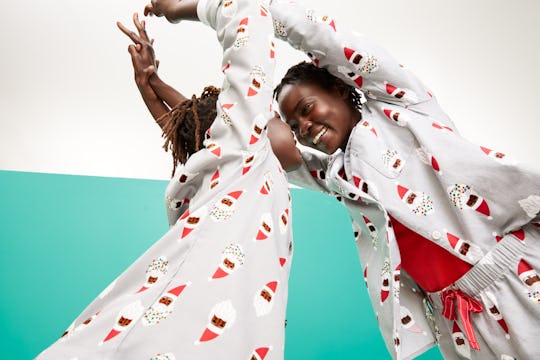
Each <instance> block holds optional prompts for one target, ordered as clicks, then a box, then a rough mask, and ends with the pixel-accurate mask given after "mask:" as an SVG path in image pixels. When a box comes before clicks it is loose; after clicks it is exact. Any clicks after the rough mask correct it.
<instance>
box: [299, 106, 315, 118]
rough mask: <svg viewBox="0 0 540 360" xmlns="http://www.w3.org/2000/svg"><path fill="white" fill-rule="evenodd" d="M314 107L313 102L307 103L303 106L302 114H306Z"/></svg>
mask: <svg viewBox="0 0 540 360" xmlns="http://www.w3.org/2000/svg"><path fill="white" fill-rule="evenodd" d="M312 108H313V103H306V104H305V105H304V106H303V107H302V112H301V114H302V116H305V115H307V114H309V112H310V111H311V109H312Z"/></svg>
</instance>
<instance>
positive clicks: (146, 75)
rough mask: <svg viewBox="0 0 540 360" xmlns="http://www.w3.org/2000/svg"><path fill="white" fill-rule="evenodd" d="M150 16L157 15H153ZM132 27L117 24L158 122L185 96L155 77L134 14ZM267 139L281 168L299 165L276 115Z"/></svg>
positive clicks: (287, 129)
mask: <svg viewBox="0 0 540 360" xmlns="http://www.w3.org/2000/svg"><path fill="white" fill-rule="evenodd" d="M147 7H152V5H147ZM152 14H154V15H156V14H155V13H154V12H152ZM133 24H134V25H135V28H136V29H137V32H134V31H131V30H130V29H128V28H127V27H125V26H124V25H123V24H122V23H120V22H117V26H118V28H119V29H120V31H122V32H123V33H124V34H125V35H126V36H127V37H129V38H130V39H131V41H133V44H131V45H129V46H128V52H129V54H130V55H131V62H132V65H133V71H134V77H135V83H136V84H137V88H138V89H139V92H140V94H141V96H142V98H143V100H144V102H145V104H146V106H147V108H148V110H149V111H150V113H151V114H152V116H153V117H154V119H156V120H157V119H159V118H160V117H162V116H163V115H164V114H166V113H167V112H168V111H169V110H170V109H171V108H172V107H174V106H176V105H177V104H179V103H180V102H182V101H184V100H185V99H186V97H185V96H184V95H182V94H181V93H180V92H178V91H177V90H175V89H174V88H172V87H171V86H169V85H168V84H167V83H165V82H164V81H163V80H161V78H160V77H159V76H158V74H157V69H158V67H159V60H156V59H155V53H154V49H153V47H152V44H153V43H154V39H150V37H149V36H148V33H147V31H146V28H145V23H144V21H142V22H141V21H140V20H139V16H138V14H137V13H135V14H134V15H133ZM158 124H159V125H160V126H161V127H163V126H164V123H158ZM268 137H269V139H270V143H271V145H272V150H273V151H274V153H275V154H276V156H277V158H278V160H279V161H280V163H281V166H282V167H283V169H285V170H286V171H291V170H294V169H296V168H298V167H299V166H300V165H301V164H302V157H301V155H300V151H299V150H298V148H296V146H295V140H294V137H293V135H292V132H291V129H290V127H289V126H288V125H287V124H285V122H283V121H282V120H281V119H280V118H279V115H277V114H276V116H275V117H274V118H273V119H271V120H270V121H269V122H268Z"/></svg>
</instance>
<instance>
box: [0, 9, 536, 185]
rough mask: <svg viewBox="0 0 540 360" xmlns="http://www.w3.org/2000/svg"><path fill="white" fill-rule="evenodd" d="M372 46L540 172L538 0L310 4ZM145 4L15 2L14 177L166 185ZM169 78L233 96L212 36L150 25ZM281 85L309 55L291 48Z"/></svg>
mask: <svg viewBox="0 0 540 360" xmlns="http://www.w3.org/2000/svg"><path fill="white" fill-rule="evenodd" d="M304 3H306V4H308V5H309V6H313V7H314V8H317V9H320V10H325V11H327V12H328V13H329V14H330V15H332V16H334V17H335V18H336V19H337V21H339V22H340V23H342V24H343V23H344V24H346V25H347V26H348V27H350V28H352V29H354V30H356V31H358V32H362V33H365V34H367V35H369V36H370V37H372V38H373V39H375V40H377V41H379V42H380V43H381V44H382V45H383V46H385V47H386V48H388V49H389V50H390V52H391V53H392V54H393V55H394V56H395V57H396V58H397V59H399V60H400V62H401V63H403V64H405V65H406V66H407V67H409V68H410V69H412V70H413V71H415V72H416V73H417V75H418V76H419V77H420V78H421V79H422V80H423V81H424V82H425V83H426V84H427V85H428V86H429V87H431V89H432V90H433V91H434V92H435V94H436V95H437V97H438V98H439V101H440V102H441V104H442V105H443V107H444V108H445V110H446V111H447V113H449V115H450V116H451V117H452V118H453V120H454V121H455V123H456V125H457V126H458V128H459V129H460V131H461V132H462V134H463V135H465V137H467V138H469V139H470V140H471V141H473V142H475V143H478V144H482V145H487V146H489V147H491V148H494V149H496V150H498V151H502V152H505V153H509V154H511V155H512V156H513V157H515V158H517V159H521V160H525V161H528V162H531V163H533V164H535V165H539V161H538V159H537V154H539V153H540V151H539V150H540V147H539V146H538V144H537V139H538V135H539V134H540V121H539V120H540V116H539V115H538V111H537V109H536V107H537V106H538V105H537V104H538V103H539V99H540V85H539V84H540V71H539V70H538V67H537V66H538V64H540V42H539V41H538V39H537V38H538V35H539V34H540V24H539V23H538V21H539V20H538V18H539V17H538V15H540V2H539V1H538V0H518V1H513V2H512V1H507V0H504V1H503V0H475V1H471V0H454V1H444V2H443V1H429V0H409V1H398V0H379V1H363V0H360V1H358V0H355V1H352V0H350V1H322V0H304ZM144 4H145V1H143V0H136V1H127V0H115V1H111V0H107V1H105V0H79V1H73V0H55V1H54V2H50V1H37V0H29V1H6V0H2V8H3V13H4V16H3V19H2V21H1V22H0V40H1V41H0V44H1V56H0V169H3V170H21V171H34V172H49V173H67V174H80V175H99V176H114V177H130V178H147V179H166V178H168V176H169V174H170V170H171V159H170V155H169V154H166V153H164V152H163V150H162V149H161V144H162V139H161V137H160V135H161V132H160V129H159V127H158V126H157V125H156V124H155V123H154V121H153V119H152V118H151V116H150V115H149V114H148V113H147V111H146V108H145V106H144V104H143V102H142V101H141V100H140V98H139V94H138V91H137V89H136V86H135V84H134V83H133V80H132V79H133V76H132V69H131V63H130V59H129V55H128V53H127V51H126V50H127V45H128V44H129V40H128V39H127V38H126V37H125V36H124V35H123V34H121V33H120V31H118V30H117V28H116V25H115V22H116V20H120V21H123V22H124V23H130V21H131V15H132V13H133V12H134V11H139V12H140V11H141V10H142V9H143V7H144ZM147 22H148V25H147V27H148V29H149V32H150V34H151V35H152V36H154V37H155V38H156V43H155V48H156V53H157V56H158V58H159V59H160V60H161V67H160V75H161V76H162V78H163V79H164V80H166V81H168V82H169V83H171V84H172V85H173V86H175V87H177V88H178V89H179V90H180V91H182V92H183V93H185V94H188V95H189V94H191V93H193V92H195V93H197V94H198V93H200V91H201V89H202V88H203V87H204V85H206V84H217V85H219V84H220V83H221V77H220V65H219V59H220V49H219V47H218V45H217V41H216V40H215V37H214V34H213V33H212V31H210V29H208V28H206V27H205V26H203V25H202V24H199V23H192V22H184V23H180V24H176V25H174V24H169V23H167V22H166V21H165V20H164V19H157V18H152V19H148V20H147ZM277 50H278V56H280V58H279V61H280V65H279V67H278V71H277V78H276V80H277V79H278V78H280V77H281V76H282V75H283V74H284V72H285V71H286V69H287V68H288V66H290V65H292V64H294V63H296V62H298V61H299V60H301V59H303V56H302V55H301V54H298V53H295V52H294V51H293V50H292V49H289V48H288V47H287V45H286V44H284V43H281V42H279V43H278V47H277Z"/></svg>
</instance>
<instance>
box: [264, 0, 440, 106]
mask: <svg viewBox="0 0 540 360" xmlns="http://www.w3.org/2000/svg"><path fill="white" fill-rule="evenodd" d="M270 12H271V14H272V16H273V18H274V30H275V35H276V37H278V38H280V39H283V40H286V41H288V42H289V43H290V44H291V46H293V47H294V48H295V49H299V50H301V51H303V52H305V53H306V54H307V55H308V56H309V57H310V58H311V60H312V61H313V63H314V64H315V65H317V66H319V67H324V68H326V69H327V70H328V71H329V72H330V73H332V74H333V75H335V76H336V77H339V78H341V79H342V80H344V81H345V82H346V83H347V84H349V85H352V86H355V87H357V88H359V89H361V90H362V91H363V92H364V94H366V95H367V97H368V98H371V99H376V100H379V101H384V102H388V103H392V104H396V105H402V106H403V105H414V104H418V103H420V102H423V101H426V100H429V99H430V98H431V95H430V94H429V92H428V91H427V90H426V88H425V86H424V85H423V84H422V83H421V82H420V81H419V80H418V79H417V78H416V76H415V75H414V74H412V73H411V72H410V71H408V70H407V69H406V68H404V67H403V66H401V65H400V64H399V63H398V62H397V61H396V60H395V59H394V58H393V57H392V56H391V55H390V54H388V52H387V51H386V50H384V49H383V48H381V47H380V46H378V45H377V44H375V43H373V42H372V41H370V40H369V39H367V38H366V37H365V36H363V35H360V34H354V33H352V32H350V31H348V30H347V29H346V28H345V27H343V26H342V25H341V24H340V23H338V22H336V21H335V20H334V19H333V18H332V17H330V16H328V15H327V14H325V13H319V12H317V11H315V10H312V9H306V8H303V7H302V6H300V5H297V4H292V3H290V2H285V1H280V0H274V1H273V2H272V4H271V6H270Z"/></svg>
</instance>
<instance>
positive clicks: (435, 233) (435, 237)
mask: <svg viewBox="0 0 540 360" xmlns="http://www.w3.org/2000/svg"><path fill="white" fill-rule="evenodd" d="M431 237H432V238H433V240H439V239H440V238H441V233H440V232H439V231H437V230H435V231H434V232H432V233H431Z"/></svg>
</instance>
